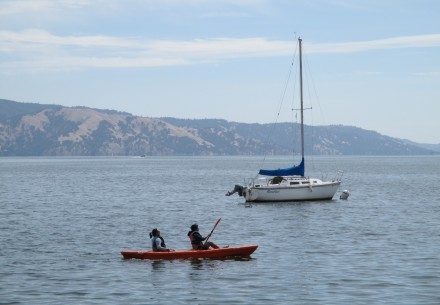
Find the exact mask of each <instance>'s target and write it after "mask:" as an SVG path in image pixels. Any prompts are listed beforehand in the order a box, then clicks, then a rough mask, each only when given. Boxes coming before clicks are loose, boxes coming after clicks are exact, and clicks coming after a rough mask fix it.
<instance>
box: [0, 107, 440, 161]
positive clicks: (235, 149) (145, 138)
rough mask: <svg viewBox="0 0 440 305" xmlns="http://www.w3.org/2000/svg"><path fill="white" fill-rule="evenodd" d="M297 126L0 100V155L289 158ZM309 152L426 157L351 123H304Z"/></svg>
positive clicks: (414, 146)
mask: <svg viewBox="0 0 440 305" xmlns="http://www.w3.org/2000/svg"><path fill="white" fill-rule="evenodd" d="M298 130H299V128H298V124H296V123H272V124H270V123H269V124H258V123H254V124H248V123H238V122H229V121H226V120H223V119H178V118H171V117H162V118H149V117H139V116H134V115H132V114H130V113H128V112H120V111H115V110H107V109H94V108H88V107H84V106H77V107H64V106H60V105H53V104H48V105H45V104H36V103H20V102H15V101H10V100H4V99H3V100H2V99H0V156H108V155H121V156H134V155H200V156H203V155H267V154H273V155H289V154H292V153H296V154H297V153H298V151H296V150H295V148H297V147H300V144H299V134H298ZM305 136H306V139H307V140H306V144H305V152H306V154H315V155H416V154H420V155H428V154H437V153H439V152H440V148H439V146H440V145H434V144H431V145H429V146H424V145H423V144H418V143H414V142H411V141H408V140H402V139H397V138H392V137H388V136H384V135H381V134H379V133H377V132H375V131H369V130H364V129H361V128H358V127H354V126H343V125H328V126H309V125H305Z"/></svg>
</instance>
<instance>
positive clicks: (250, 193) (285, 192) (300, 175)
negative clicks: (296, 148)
mask: <svg viewBox="0 0 440 305" xmlns="http://www.w3.org/2000/svg"><path fill="white" fill-rule="evenodd" d="M298 46H299V82H300V106H301V107H300V116H301V124H300V125H301V162H300V163H299V164H298V165H296V166H292V167H289V168H284V169H275V170H264V169H261V170H260V171H259V173H258V175H257V178H255V179H251V182H250V183H248V184H247V185H245V186H242V185H235V187H234V190H233V191H231V192H228V193H226V195H227V196H230V195H232V194H234V193H236V192H237V193H238V194H239V196H243V197H244V198H245V199H246V202H277V201H306V200H330V199H332V198H333V196H334V195H335V193H336V191H337V190H338V187H339V185H340V184H341V177H340V176H339V177H337V178H335V179H333V180H329V181H323V180H321V179H318V178H309V177H305V176H304V172H305V162H304V102H303V78H302V74H303V71H302V39H301V38H298Z"/></svg>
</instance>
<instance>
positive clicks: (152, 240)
mask: <svg viewBox="0 0 440 305" xmlns="http://www.w3.org/2000/svg"><path fill="white" fill-rule="evenodd" d="M158 238H159V239H160V246H161V247H162V248H166V246H165V241H164V239H163V238H162V236H153V238H152V239H151V246H152V248H153V251H157V244H156V240H157V239H158Z"/></svg>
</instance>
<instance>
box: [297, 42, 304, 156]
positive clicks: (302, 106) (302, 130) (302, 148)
mask: <svg viewBox="0 0 440 305" xmlns="http://www.w3.org/2000/svg"><path fill="white" fill-rule="evenodd" d="M298 44H299V88H300V89H299V90H300V91H299V92H300V101H301V156H302V159H304V105H303V79H302V39H301V38H298Z"/></svg>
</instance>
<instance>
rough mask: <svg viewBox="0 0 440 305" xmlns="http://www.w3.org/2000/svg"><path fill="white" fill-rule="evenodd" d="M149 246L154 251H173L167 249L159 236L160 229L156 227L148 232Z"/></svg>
mask: <svg viewBox="0 0 440 305" xmlns="http://www.w3.org/2000/svg"><path fill="white" fill-rule="evenodd" d="M150 238H151V247H152V250H153V251H154V252H170V251H174V250H172V249H168V248H167V247H166V245H165V240H164V239H163V238H162V236H160V231H159V230H158V229H153V230H152V231H151V233H150Z"/></svg>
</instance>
